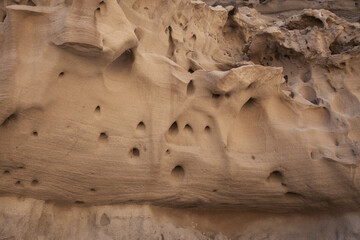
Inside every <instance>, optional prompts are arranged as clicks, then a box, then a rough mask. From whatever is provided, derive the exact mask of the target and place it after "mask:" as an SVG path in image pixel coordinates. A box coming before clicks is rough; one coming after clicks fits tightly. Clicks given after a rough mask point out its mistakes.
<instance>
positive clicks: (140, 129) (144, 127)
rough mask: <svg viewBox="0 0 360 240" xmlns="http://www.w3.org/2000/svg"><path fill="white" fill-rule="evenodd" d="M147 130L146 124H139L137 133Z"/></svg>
mask: <svg viewBox="0 0 360 240" xmlns="http://www.w3.org/2000/svg"><path fill="white" fill-rule="evenodd" d="M145 129H146V126H145V123H144V122H139V124H138V125H137V126H136V130H137V131H141V132H143V131H145Z"/></svg>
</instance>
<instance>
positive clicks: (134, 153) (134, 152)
mask: <svg viewBox="0 0 360 240" xmlns="http://www.w3.org/2000/svg"><path fill="white" fill-rule="evenodd" d="M130 156H131V157H139V156H140V150H139V149H138V148H136V147H134V148H132V149H131V150H130Z"/></svg>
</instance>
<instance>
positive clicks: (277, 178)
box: [267, 171, 283, 183]
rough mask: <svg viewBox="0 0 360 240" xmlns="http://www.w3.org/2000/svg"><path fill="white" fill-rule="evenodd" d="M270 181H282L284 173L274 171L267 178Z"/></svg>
mask: <svg viewBox="0 0 360 240" xmlns="http://www.w3.org/2000/svg"><path fill="white" fill-rule="evenodd" d="M267 180H268V181H269V182H274V183H282V180H283V175H282V173H281V172H280V171H273V172H272V173H270V175H269V177H268V178H267Z"/></svg>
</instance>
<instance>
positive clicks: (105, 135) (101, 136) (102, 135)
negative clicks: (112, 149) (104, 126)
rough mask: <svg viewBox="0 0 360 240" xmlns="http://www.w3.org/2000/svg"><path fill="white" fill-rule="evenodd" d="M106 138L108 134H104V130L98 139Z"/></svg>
mask: <svg viewBox="0 0 360 240" xmlns="http://www.w3.org/2000/svg"><path fill="white" fill-rule="evenodd" d="M107 139H108V135H107V134H106V132H101V133H100V135H99V140H102V141H104V140H107Z"/></svg>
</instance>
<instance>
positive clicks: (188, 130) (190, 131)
mask: <svg viewBox="0 0 360 240" xmlns="http://www.w3.org/2000/svg"><path fill="white" fill-rule="evenodd" d="M184 130H185V131H186V132H188V133H192V132H193V129H192V127H191V126H190V124H186V125H185V127H184Z"/></svg>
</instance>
